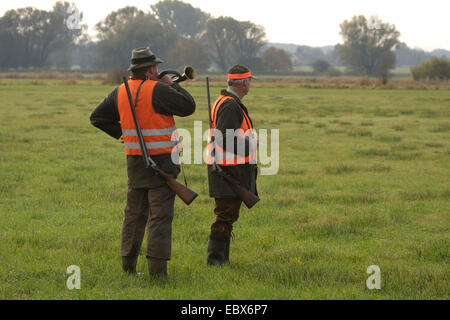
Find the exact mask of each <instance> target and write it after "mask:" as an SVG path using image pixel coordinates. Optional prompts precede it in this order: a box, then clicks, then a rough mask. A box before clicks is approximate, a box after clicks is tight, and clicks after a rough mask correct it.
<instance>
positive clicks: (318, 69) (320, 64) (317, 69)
mask: <svg viewBox="0 0 450 320" xmlns="http://www.w3.org/2000/svg"><path fill="white" fill-rule="evenodd" d="M311 66H312V67H313V70H314V73H315V74H322V73H324V72H326V71H327V70H328V68H330V64H329V63H328V61H325V60H322V59H317V60H316V61H314V62H313V64H312V65H311Z"/></svg>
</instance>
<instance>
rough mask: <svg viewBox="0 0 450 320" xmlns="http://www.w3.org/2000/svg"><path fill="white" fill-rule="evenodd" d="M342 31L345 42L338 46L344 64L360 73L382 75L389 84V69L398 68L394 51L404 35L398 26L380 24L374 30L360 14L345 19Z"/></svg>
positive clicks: (341, 26)
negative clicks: (349, 19) (400, 37)
mask: <svg viewBox="0 0 450 320" xmlns="http://www.w3.org/2000/svg"><path fill="white" fill-rule="evenodd" d="M340 28H341V32H340V34H341V35H342V38H343V40H344V43H343V44H339V45H338V51H339V54H340V59H341V61H342V63H343V64H344V65H346V66H348V67H350V69H351V70H352V71H353V72H355V73H356V74H360V75H365V76H379V77H381V78H382V79H383V82H385V81H387V75H388V73H389V69H392V68H393V67H394V66H395V55H394V53H393V49H395V48H396V46H397V45H398V44H399V40H398V38H399V36H400V33H399V32H398V31H397V30H396V28H395V26H394V25H391V24H389V23H383V22H381V21H380V22H379V26H378V27H377V29H374V28H371V27H370V25H369V24H368V21H367V19H366V18H365V17H364V16H362V15H360V16H355V17H353V18H352V20H351V21H347V20H345V21H344V22H343V23H342V24H341V25H340Z"/></svg>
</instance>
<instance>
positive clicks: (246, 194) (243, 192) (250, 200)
mask: <svg viewBox="0 0 450 320" xmlns="http://www.w3.org/2000/svg"><path fill="white" fill-rule="evenodd" d="M206 89H207V93H208V111H209V130H210V143H211V149H212V150H211V158H212V171H213V172H217V174H218V175H219V176H221V177H222V178H223V179H224V180H225V181H226V182H227V183H228V185H229V186H230V188H231V189H232V190H233V192H234V193H235V194H236V195H237V197H238V198H239V199H241V200H242V202H244V203H245V205H246V206H247V208H249V209H250V208H251V207H253V206H254V205H255V204H256V203H257V202H258V201H259V200H260V199H259V197H258V196H256V195H254V194H253V193H251V192H250V191H248V190H247V189H245V188H244V187H243V186H242V185H241V184H240V182H239V181H237V180H236V179H234V178H233V177H231V176H230V175H229V174H227V173H226V172H225V171H223V169H222V168H221V167H220V166H219V165H218V164H217V162H216V156H215V153H216V148H215V137H214V135H213V130H212V126H213V123H212V115H211V98H210V94H209V78H208V77H206Z"/></svg>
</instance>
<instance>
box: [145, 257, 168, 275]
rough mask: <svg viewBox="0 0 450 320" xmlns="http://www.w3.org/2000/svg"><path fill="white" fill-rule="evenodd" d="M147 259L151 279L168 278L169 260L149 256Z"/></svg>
mask: <svg viewBox="0 0 450 320" xmlns="http://www.w3.org/2000/svg"><path fill="white" fill-rule="evenodd" d="M147 261H148V274H149V276H150V279H155V278H167V260H164V259H158V258H149V257H147Z"/></svg>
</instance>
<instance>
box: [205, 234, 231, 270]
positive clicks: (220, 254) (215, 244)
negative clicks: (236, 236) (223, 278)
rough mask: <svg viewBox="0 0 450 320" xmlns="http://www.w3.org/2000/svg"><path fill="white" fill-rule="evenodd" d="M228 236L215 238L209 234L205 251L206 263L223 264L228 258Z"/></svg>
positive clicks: (212, 264) (211, 264) (209, 264)
mask: <svg viewBox="0 0 450 320" xmlns="http://www.w3.org/2000/svg"><path fill="white" fill-rule="evenodd" d="M229 249H230V237H226V238H216V237H214V236H212V235H210V236H209V240H208V249H207V251H206V264H207V265H208V266H223V265H224V263H226V262H228V260H229Z"/></svg>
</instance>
